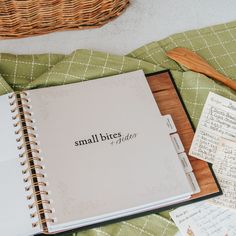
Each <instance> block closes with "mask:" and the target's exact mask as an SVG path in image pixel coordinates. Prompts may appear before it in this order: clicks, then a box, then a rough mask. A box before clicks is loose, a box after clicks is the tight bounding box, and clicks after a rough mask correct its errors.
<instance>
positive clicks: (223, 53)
mask: <svg viewBox="0 0 236 236" xmlns="http://www.w3.org/2000/svg"><path fill="white" fill-rule="evenodd" d="M175 47H186V48H189V49H191V50H192V51H195V52H197V53H198V54H199V55H201V56H202V57H204V58H205V59H206V60H207V61H208V62H209V64H211V65H212V66H213V67H214V68H216V69H217V70H218V71H219V72H221V73H223V74H225V75H226V76H228V77H230V78H232V79H233V80H236V21H235V22H230V23H227V24H222V25H217V26H213V27H208V28H204V29H200V30H192V31H188V32H184V33H180V34H175V35H173V36H170V37H168V38H166V39H164V40H161V41H156V42H153V43H150V44H148V45H145V46H143V47H141V48H139V49H137V50H135V51H134V52H132V53H130V54H128V55H126V56H117V55H111V54H108V53H103V52H97V51H93V50H76V51H74V52H73V53H71V54H70V55H59V54H42V55H12V54H0V94H6V93H8V92H12V91H20V90H23V89H34V88H40V87H47V86H55V85H63V84H68V83H75V82H81V81H84V80H89V79H96V78H99V77H104V76H110V75H115V74H119V73H124V72H129V71H134V70H138V69H143V70H144V72H145V73H151V72H156V71H162V70H166V69H170V70H171V72H172V75H173V77H174V80H175V82H176V84H177V87H178V90H179V92H180V94H181V96H182V98H183V101H184V103H185V106H186V108H187V111H188V113H189V115H190V118H191V120H192V122H193V124H194V125H195V126H196V125H197V123H198V120H199V117H200V114H201V111H202V108H203V104H204V102H205V100H206V97H207V95H208V93H209V91H213V92H215V93H218V94H220V95H223V96H225V97H228V98H230V99H233V100H236V93H235V92H234V91H233V90H231V89H229V88H227V87H225V86H224V85H222V84H220V83H217V82H214V81H213V80H212V79H210V78H207V77H206V76H204V75H202V74H199V73H195V72H192V71H189V70H187V69H186V68H184V67H181V66H180V65H178V64H177V63H175V62H174V61H172V60H170V59H168V58H167V57H166V56H165V52H166V51H167V50H170V49H172V48H175ZM177 231H178V230H177V228H176V227H175V225H174V224H173V223H172V221H171V220H170V219H169V215H168V212H163V213H160V214H159V215H156V214H151V215H148V216H144V217H140V218H136V219H133V220H127V221H122V222H120V223H116V224H110V225H108V226H104V227H99V228H94V229H91V230H85V231H82V232H79V233H74V234H73V235H74V236H93V235H97V236H100V235H101V236H110V235H112V236H125V235H129V236H132V235H134V236H137V235H139V236H145V235H149V236H154V235H157V236H159V235H163V236H166V235H167V236H172V235H175V233H176V232H177ZM65 235H72V234H71V233H70V234H65Z"/></svg>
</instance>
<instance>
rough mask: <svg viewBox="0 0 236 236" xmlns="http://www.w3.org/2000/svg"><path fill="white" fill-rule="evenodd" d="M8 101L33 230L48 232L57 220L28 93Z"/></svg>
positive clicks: (12, 97)
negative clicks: (40, 229)
mask: <svg viewBox="0 0 236 236" xmlns="http://www.w3.org/2000/svg"><path fill="white" fill-rule="evenodd" d="M9 100H10V106H11V112H12V120H13V121H14V124H13V126H14V127H15V134H16V136H17V138H16V142H17V143H18V147H17V148H18V150H19V158H20V165H21V166H22V174H23V175H24V177H23V181H24V183H25V191H26V192H27V196H26V197H27V200H28V201H29V204H28V207H29V210H30V217H31V218H32V227H37V226H39V227H41V228H42V229H43V231H44V232H48V223H54V221H55V220H54V219H53V218H52V217H51V214H52V213H53V210H52V209H51V207H50V204H51V200H50V199H49V198H48V197H49V192H48V190H47V182H46V181H45V173H44V167H43V165H42V157H41V156H40V148H39V144H38V141H37V134H36V130H35V127H34V120H33V118H32V112H31V106H30V100H29V98H28V93H27V92H18V93H12V94H11V95H9ZM36 218H37V219H36Z"/></svg>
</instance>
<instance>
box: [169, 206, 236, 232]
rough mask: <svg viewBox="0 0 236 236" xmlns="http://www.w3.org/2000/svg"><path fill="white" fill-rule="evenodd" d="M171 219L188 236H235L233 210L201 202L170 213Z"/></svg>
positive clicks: (235, 227) (235, 228) (235, 217)
mask: <svg viewBox="0 0 236 236" xmlns="http://www.w3.org/2000/svg"><path fill="white" fill-rule="evenodd" d="M170 215H171V218H172V219H173V220H174V222H175V224H176V225H177V227H178V228H179V230H180V231H181V233H182V234H183V235H186V236H235V235H236V224H235V222H236V214H235V212H233V211H232V210H229V209H224V208H221V207H218V206H214V205H212V204H209V203H207V202H199V203H195V204H191V205H188V206H183V207H179V208H178V209H176V210H174V211H172V212H170Z"/></svg>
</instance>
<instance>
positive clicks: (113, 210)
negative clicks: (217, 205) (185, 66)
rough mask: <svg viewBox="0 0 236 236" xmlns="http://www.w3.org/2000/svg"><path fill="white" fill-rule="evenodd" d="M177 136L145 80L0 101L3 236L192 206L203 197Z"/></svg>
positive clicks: (138, 77) (103, 82) (140, 76)
mask: <svg viewBox="0 0 236 236" xmlns="http://www.w3.org/2000/svg"><path fill="white" fill-rule="evenodd" d="M166 119H167V120H169V123H168V122H167V120H166ZM166 122H167V123H168V124H169V126H168V125H166ZM171 126H173V124H172V123H171V119H170V117H163V116H162V115H161V113H160V110H159V109H158V107H157V105H156V102H155V99H154V97H153V95H152V92H151V90H150V87H149V85H148V83H147V80H146V77H145V75H144V73H143V72H142V71H135V72H130V73H126V74H121V75H117V76H112V77H106V78H101V79H97V80H92V81H86V82H82V83H76V84H69V85H64V86H55V87H50V88H43V89H35V90H29V91H24V92H20V93H13V94H8V95H4V96H1V97H0V130H1V132H0V150H1V156H0V186H1V193H2V194H1V195H0V206H1V207H0V209H1V211H0V231H1V233H2V234H5V235H32V234H38V233H49V234H50V233H56V232H62V231H66V230H71V229H75V228H81V227H85V226H89V225H94V224H97V223H102V222H107V221H110V220H114V219H119V218H121V217H128V216H132V215H135V214H139V213H143V212H147V211H152V210H154V209H158V208H161V207H165V206H170V205H172V204H175V203H179V202H183V201H186V200H187V199H189V198H190V197H191V194H193V193H196V192H198V191H199V187H198V185H197V183H195V185H194V184H193V182H194V181H195V182H196V179H195V178H194V174H193V173H191V174H190V173H189V172H191V170H190V171H189V172H188V173H186V171H185V169H184V167H183V165H182V164H181V160H180V157H179V156H178V151H177V149H178V148H181V141H180V140H179V137H178V135H177V133H175V134H174V135H172V136H170V133H171V131H170V129H171ZM172 128H173V127H172ZM173 129H174V128H173ZM174 132H175V131H174ZM173 142H174V143H173ZM179 152H181V153H182V155H183V154H184V153H183V152H184V150H180V151H179ZM190 179H191V180H190ZM3 222H4V223H3Z"/></svg>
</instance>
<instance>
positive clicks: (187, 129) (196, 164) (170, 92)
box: [147, 71, 222, 200]
mask: <svg viewBox="0 0 236 236" xmlns="http://www.w3.org/2000/svg"><path fill="white" fill-rule="evenodd" d="M147 80H148V83H149V86H150V88H151V90H152V93H153V95H154V98H155V100H156V102H157V105H158V107H159V109H160V111H161V113H162V114H163V115H167V114H170V115H171V116H172V119H173V121H174V123H175V126H176V128H177V132H178V134H179V136H180V139H181V140H182V143H183V146H184V148H185V152H186V154H188V152H189V149H190V146H191V143H192V140H193V136H194V130H193V126H192V125H191V122H190V119H189V117H188V115H187V112H186V110H185V108H184V105H183V103H182V100H181V98H180V96H179V94H178V91H177V89H176V86H175V84H174V80H173V78H172V76H171V74H170V72H169V71H165V72H161V73H155V74H151V75H147ZM188 158H189V160H190V163H191V165H192V168H193V172H194V174H195V177H196V179H197V181H198V184H199V186H200V189H201V192H199V193H197V194H194V195H192V197H191V199H192V200H194V199H199V198H203V197H204V198H210V197H213V196H217V195H220V194H222V191H221V189H220V186H219V184H218V182H217V179H216V177H215V175H214V172H213V170H212V168H211V165H210V164H208V163H207V162H205V161H202V160H199V159H197V158H194V157H191V156H189V155H188Z"/></svg>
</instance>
